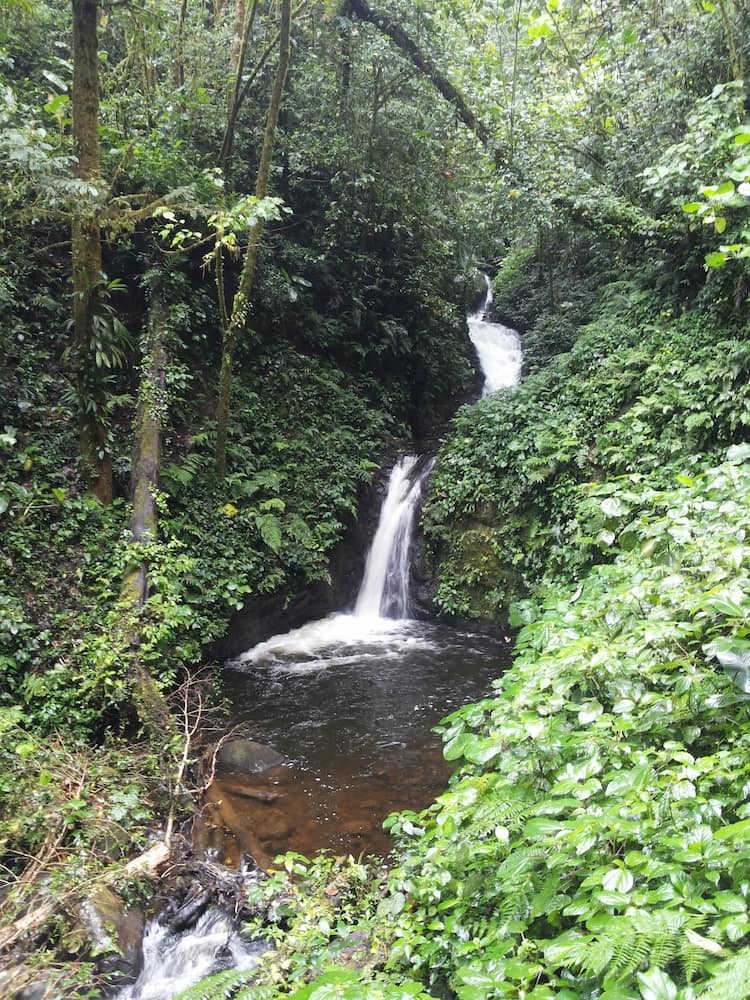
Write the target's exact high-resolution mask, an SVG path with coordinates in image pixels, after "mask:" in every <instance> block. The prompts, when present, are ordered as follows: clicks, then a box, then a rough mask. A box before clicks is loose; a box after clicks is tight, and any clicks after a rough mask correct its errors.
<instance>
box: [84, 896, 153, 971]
mask: <svg viewBox="0 0 750 1000" xmlns="http://www.w3.org/2000/svg"><path fill="white" fill-rule="evenodd" d="M80 919H81V925H82V927H83V928H84V929H85V931H86V934H87V937H88V938H89V941H90V944H91V953H92V954H94V955H97V956H98V960H97V962H98V965H99V968H100V969H101V971H102V973H104V975H105V976H107V977H109V976H110V975H114V974H117V975H118V976H119V977H121V978H119V979H118V982H132V981H134V980H135V979H137V978H138V973H139V972H140V970H141V967H142V965H143V927H144V915H143V911H142V910H140V909H139V908H138V907H128V906H127V905H126V904H125V901H124V900H123V899H122V898H121V897H120V896H118V895H117V893H116V892H114V891H113V890H112V889H110V888H108V887H107V886H100V887H99V888H97V889H96V890H95V891H94V892H93V893H92V894H91V895H90V896H89V898H88V899H87V900H85V901H84V903H83V904H82V906H81V910H80Z"/></svg>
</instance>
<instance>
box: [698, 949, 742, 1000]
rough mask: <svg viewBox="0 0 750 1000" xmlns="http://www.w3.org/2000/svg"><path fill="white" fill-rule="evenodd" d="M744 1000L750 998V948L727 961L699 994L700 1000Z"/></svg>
mask: <svg viewBox="0 0 750 1000" xmlns="http://www.w3.org/2000/svg"><path fill="white" fill-rule="evenodd" d="M729 997H731V998H732V1000H744V998H745V997H750V948H743V949H742V951H738V952H737V954H736V955H733V956H732V957H731V958H728V959H726V961H724V962H722V963H721V964H720V965H719V966H718V970H717V972H716V974H715V975H714V977H713V979H711V981H710V982H709V983H708V984H707V986H706V988H705V989H704V990H702V991H701V992H700V993H699V994H698V1000H727V998H729Z"/></svg>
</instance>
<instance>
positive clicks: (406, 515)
mask: <svg viewBox="0 0 750 1000" xmlns="http://www.w3.org/2000/svg"><path fill="white" fill-rule="evenodd" d="M433 464H434V463H433V462H432V461H430V462H427V463H426V464H424V465H423V466H422V468H420V467H419V459H418V458H417V456H415V455H404V457H403V458H401V459H400V460H399V461H398V462H396V464H395V465H394V467H393V470H392V471H391V475H390V479H389V480H388V490H387V492H386V496H385V500H384V501H383V506H382V508H381V511H380V519H379V521H378V527H377V530H376V532H375V537H374V538H373V540H372V545H371V546H370V551H369V552H368V554H367V562H366V564H365V573H364V576H363V578H362V584H361V586H360V588H359V594H358V596H357V603H356V605H355V608H354V615H355V617H357V618H408V617H409V611H410V603H409V577H410V571H411V559H410V555H411V544H412V537H413V535H414V526H415V523H416V519H417V511H418V510H419V503H420V500H421V498H422V491H423V489H424V484H425V481H426V479H427V477H428V476H429V474H430V472H431V470H432V466H433Z"/></svg>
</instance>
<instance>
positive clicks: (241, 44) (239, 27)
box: [219, 0, 258, 176]
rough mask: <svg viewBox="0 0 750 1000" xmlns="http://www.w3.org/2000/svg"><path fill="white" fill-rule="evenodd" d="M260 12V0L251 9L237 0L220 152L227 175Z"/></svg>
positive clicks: (220, 162) (254, 2) (220, 161)
mask: <svg viewBox="0 0 750 1000" xmlns="http://www.w3.org/2000/svg"><path fill="white" fill-rule="evenodd" d="M257 12H258V0H253V3H252V6H251V7H250V9H249V10H248V9H247V6H246V0H237V6H236V8H235V23H234V31H235V34H234V37H233V39H232V72H233V74H234V81H233V83H232V92H231V94H230V95H229V101H228V105H227V127H226V131H225V132H224V141H223V142H222V145H221V153H220V154H219V166H220V167H221V169H222V171H223V172H224V175H225V176H226V174H227V171H228V169H229V159H230V157H231V155H232V146H233V145H234V130H235V126H236V124H237V114H238V112H239V110H240V106H241V104H242V73H243V70H244V69H245V58H246V56H247V47H248V44H249V41H250V35H251V34H252V33H253V24H254V23H255V15H256V14H257Z"/></svg>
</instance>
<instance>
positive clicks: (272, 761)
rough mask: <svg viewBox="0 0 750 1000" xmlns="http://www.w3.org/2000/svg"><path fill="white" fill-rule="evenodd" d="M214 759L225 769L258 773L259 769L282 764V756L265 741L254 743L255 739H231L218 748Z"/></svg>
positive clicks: (266, 769)
mask: <svg viewBox="0 0 750 1000" xmlns="http://www.w3.org/2000/svg"><path fill="white" fill-rule="evenodd" d="M216 761H217V763H218V764H219V766H220V767H221V769H222V770H225V771H241V772H243V773H245V774H259V773H260V772H261V771H268V770H270V768H272V767H277V766H278V765H279V764H282V763H283V761H284V758H283V756H282V755H281V754H280V753H277V751H276V750H274V748H273V747H270V746H268V745H267V744H265V743H256V742H255V740H231V741H230V742H229V743H225V744H224V746H223V747H222V748H221V750H219V752H218V754H217V755H216Z"/></svg>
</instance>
